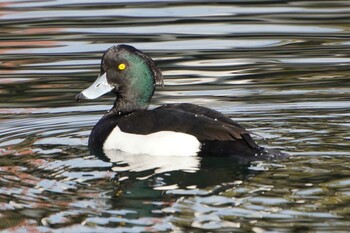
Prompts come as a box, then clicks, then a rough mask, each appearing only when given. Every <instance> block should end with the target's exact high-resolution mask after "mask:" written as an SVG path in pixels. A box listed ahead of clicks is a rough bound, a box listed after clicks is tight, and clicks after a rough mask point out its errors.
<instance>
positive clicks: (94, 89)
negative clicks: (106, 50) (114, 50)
mask: <svg viewBox="0 0 350 233" xmlns="http://www.w3.org/2000/svg"><path fill="white" fill-rule="evenodd" d="M113 88H114V87H113V86H112V85H110V84H109V83H108V81H107V74H106V73H104V74H103V75H101V76H100V77H98V78H97V79H96V81H95V82H94V83H93V84H92V85H91V86H90V87H88V88H86V89H85V90H84V91H82V92H80V93H79V94H78V95H76V96H75V100H76V101H79V100H82V99H96V98H98V97H100V96H101V95H103V94H106V93H108V92H110V91H112V90H113Z"/></svg>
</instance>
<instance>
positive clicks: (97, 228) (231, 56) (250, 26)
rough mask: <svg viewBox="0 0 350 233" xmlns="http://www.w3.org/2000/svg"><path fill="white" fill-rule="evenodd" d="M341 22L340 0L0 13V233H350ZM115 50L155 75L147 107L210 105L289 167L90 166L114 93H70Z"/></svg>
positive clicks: (349, 118)
mask: <svg viewBox="0 0 350 233" xmlns="http://www.w3.org/2000/svg"><path fill="white" fill-rule="evenodd" d="M349 15H350V4H349V2H348V1H328V2H327V1H217V2H211V1H209V2H208V3H206V4H204V3H203V2H202V1H201V2H197V1H151V2H147V1H137V0H135V1H128V2H122V1H120V2H119V1H81V0H76V1H64V0H62V1H60V0H57V1H15V0H13V1H1V2H0V22H1V26H0V33H1V34H0V35H1V37H0V54H1V55H0V69H1V72H0V85H1V86H0V98H1V101H0V114H1V115H0V116H1V118H0V134H1V136H0V219H1V221H0V230H2V231H4V232H52V231H54V232H56V231H57V232H106V231H108V232H122V231H123V232H143V231H155V232H159V231H184V232H186V231H197V230H210V231H229V232H235V231H237V232H242V231H247V232H306V231H312V232H347V231H348V229H349V228H350V208H349V205H350V202H349V201H350V169H349V168H350V162H349V146H350V134H349V127H350V113H349V105H350V99H349V94H350V82H349V71H350V68H349V65H350V58H349V52H348V51H349V48H350V40H349V38H350V18H349ZM118 43H127V44H132V45H133V46H135V47H137V48H139V49H141V50H144V51H145V52H147V53H148V54H149V55H150V56H152V57H153V58H154V60H156V61H157V63H158V65H159V67H160V68H161V69H162V70H163V73H164V75H165V87H163V88H161V87H159V88H158V89H157V92H156V94H155V96H154V98H153V102H152V105H153V106H156V105H159V104H163V103H180V102H192V103H198V104H202V105H205V106H208V107H211V108H214V109H216V110H219V111H222V112H223V113H225V114H227V115H228V116H230V117H231V118H233V119H234V120H236V121H238V122H240V123H241V124H242V125H244V126H245V127H247V128H248V129H249V130H251V131H253V132H255V133H256V134H257V135H255V136H254V137H255V139H256V140H257V141H258V142H259V144H261V145H263V146H267V147H269V148H278V149H282V150H283V151H285V152H288V153H290V154H292V155H293V157H292V158H290V159H287V160H283V161H258V162H254V163H252V164H249V165H240V164H236V163H234V161H231V160H230V159H225V158H218V159H213V158H203V159H200V158H187V159H183V158H176V157H174V158H171V159H169V158H167V159H164V158H160V157H152V156H135V155H128V154H124V153H115V152H114V153H113V152H112V153H111V156H112V159H111V160H108V159H106V157H96V156H94V155H90V154H89V151H88V149H87V138H88V135H89V133H90V130H91V128H92V126H93V125H94V124H95V123H96V122H97V120H98V119H99V118H100V117H101V116H102V114H103V112H104V111H106V110H108V109H109V108H110V107H111V104H112V101H113V96H111V95H107V96H106V97H104V98H101V99H99V100H96V101H91V102H84V103H75V101H74V96H75V95H76V94H77V93H78V92H80V91H81V90H83V89H84V88H86V87H87V86H88V85H89V84H90V83H92V81H94V80H95V78H96V76H97V74H98V72H99V62H100V57H101V55H102V53H103V51H104V50H106V49H107V48H108V47H109V46H111V45H114V44H118ZM258 135H260V136H258Z"/></svg>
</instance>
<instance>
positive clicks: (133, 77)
mask: <svg viewBox="0 0 350 233" xmlns="http://www.w3.org/2000/svg"><path fill="white" fill-rule="evenodd" d="M157 85H161V86H163V75H162V72H161V70H160V68H158V67H157V66H156V63H155V61H154V60H153V59H152V58H151V57H150V56H148V55H147V54H145V53H144V52H142V51H140V50H138V49H136V48H134V47H133V46H131V45H126V44H119V45H115V46H112V47H110V48H108V49H107V50H106V51H105V53H104V54H103V56H102V59H101V67H100V74H99V75H98V78H97V79H96V81H95V82H94V83H93V84H92V85H91V86H89V87H88V88H86V89H85V90H83V91H82V92H80V93H79V94H77V95H76V96H75V99H76V101H78V102H80V101H81V100H86V99H96V98H98V97H100V96H102V95H104V94H106V93H110V92H111V93H114V94H115V96H116V99H115V101H114V104H113V107H112V108H111V109H110V110H109V111H107V112H106V113H105V115H104V116H103V117H102V118H101V119H100V120H99V121H98V122H97V124H96V125H95V126H94V127H93V129H92V131H91V134H90V136H89V140H88V148H89V149H90V150H91V151H96V150H103V151H106V150H117V151H122V152H123V153H129V154H148V155H156V156H199V157H204V156H220V157H223V156H225V157H233V158H237V159H242V160H248V161H252V160H261V159H265V158H273V157H276V156H278V153H271V152H269V150H268V149H266V148H264V147H261V146H259V145H258V144H257V143H256V142H255V141H254V139H253V138H252V136H251V134H252V133H251V132H249V131H248V130H246V129H245V128H244V127H243V126H241V125H240V124H238V123H237V122H235V121H233V120H232V119H231V118H229V117H228V116H226V115H224V114H223V113H221V112H219V111H216V110H214V109H210V108H207V107H204V106H201V105H196V104H192V103H172V104H164V105H161V106H158V107H155V108H153V109H150V108H149V105H150V102H151V98H152V96H153V94H154V92H155V89H156V86H157Z"/></svg>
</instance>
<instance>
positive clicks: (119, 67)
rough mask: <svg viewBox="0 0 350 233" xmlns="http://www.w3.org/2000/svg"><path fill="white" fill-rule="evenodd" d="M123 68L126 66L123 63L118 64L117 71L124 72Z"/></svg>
mask: <svg viewBox="0 0 350 233" xmlns="http://www.w3.org/2000/svg"><path fill="white" fill-rule="evenodd" d="M125 68H126V65H125V64H124V63H120V64H119V65H118V70H125Z"/></svg>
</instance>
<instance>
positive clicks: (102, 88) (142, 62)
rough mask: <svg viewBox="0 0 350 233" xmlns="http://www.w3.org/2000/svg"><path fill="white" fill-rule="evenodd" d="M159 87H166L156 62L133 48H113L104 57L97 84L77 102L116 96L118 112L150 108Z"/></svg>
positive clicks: (86, 91) (119, 46) (115, 106)
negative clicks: (156, 87)
mask: <svg viewBox="0 0 350 233" xmlns="http://www.w3.org/2000/svg"><path fill="white" fill-rule="evenodd" d="M156 84H163V77H162V73H161V71H160V69H159V68H158V67H157V66H156V65H155V63H154V61H153V60H152V59H151V58H150V57H149V56H147V55H146V54H144V53H143V52H141V51H140V50H137V49H135V48H134V47H132V46H129V45H118V46H113V47H111V48H109V49H107V51H106V52H105V53H104V55H103V57H102V60H101V71H100V74H99V76H98V77H97V79H96V81H95V82H94V83H93V84H92V85H91V86H90V87H88V88H87V89H85V90H84V91H82V92H81V93H79V94H78V95H76V97H75V99H76V100H77V101H80V100H81V99H96V98H98V97H100V96H102V95H103V94H105V93H108V92H112V93H115V94H116V97H117V99H116V101H115V104H114V108H116V109H117V110H118V111H132V110H135V109H144V108H147V107H148V104H149V102H150V100H151V97H152V95H153V93H154V90H155V85H156Z"/></svg>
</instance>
